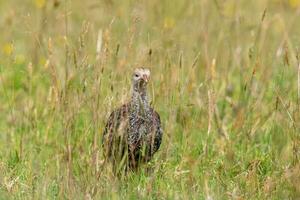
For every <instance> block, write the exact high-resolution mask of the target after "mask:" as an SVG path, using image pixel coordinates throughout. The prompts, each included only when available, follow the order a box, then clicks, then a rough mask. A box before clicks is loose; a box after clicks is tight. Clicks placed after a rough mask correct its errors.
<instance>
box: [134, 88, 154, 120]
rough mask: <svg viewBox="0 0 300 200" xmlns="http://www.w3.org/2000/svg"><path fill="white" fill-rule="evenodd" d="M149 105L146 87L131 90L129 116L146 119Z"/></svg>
mask: <svg viewBox="0 0 300 200" xmlns="http://www.w3.org/2000/svg"><path fill="white" fill-rule="evenodd" d="M149 110H150V105H149V99H148V94H147V89H146V87H143V88H133V91H132V96H131V114H132V115H135V116H139V117H147V114H148V113H149Z"/></svg>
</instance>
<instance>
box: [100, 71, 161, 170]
mask: <svg viewBox="0 0 300 200" xmlns="http://www.w3.org/2000/svg"><path fill="white" fill-rule="evenodd" d="M149 76H150V71H149V70H147V69H138V70H135V72H134V75H133V91H132V97H131V101H130V102H129V103H127V104H124V105H122V106H121V107H120V108H118V109H116V110H114V111H113V112H112V113H111V114H110V116H109V118H108V121H107V123H106V126H105V130H104V132H103V139H102V141H103V150H104V155H105V158H106V159H107V160H110V161H111V162H112V164H113V166H114V167H115V169H121V168H122V167H123V166H124V167H125V168H126V169H128V168H129V169H135V168H137V167H138V166H139V164H140V163H144V162H148V161H149V160H150V159H151V158H152V157H153V155H154V153H155V152H156V151H157V150H158V149H159V147H160V144H161V140H162V135H163V131H162V128H161V121H160V116H159V114H158V113H157V112H156V111H155V110H154V109H153V108H151V107H150V104H149V101H148V96H147V91H146V89H147V82H148V80H149Z"/></svg>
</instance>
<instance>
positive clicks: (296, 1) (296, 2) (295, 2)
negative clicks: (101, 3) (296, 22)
mask: <svg viewBox="0 0 300 200" xmlns="http://www.w3.org/2000/svg"><path fill="white" fill-rule="evenodd" d="M289 4H290V6H291V7H292V8H297V7H299V6H300V0H289Z"/></svg>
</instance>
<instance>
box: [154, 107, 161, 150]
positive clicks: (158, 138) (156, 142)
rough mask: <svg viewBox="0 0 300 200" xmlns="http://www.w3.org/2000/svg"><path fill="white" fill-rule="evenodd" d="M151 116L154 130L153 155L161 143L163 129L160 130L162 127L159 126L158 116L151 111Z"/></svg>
mask: <svg viewBox="0 0 300 200" xmlns="http://www.w3.org/2000/svg"><path fill="white" fill-rule="evenodd" d="M152 116H153V119H152V120H153V121H152V122H153V128H154V140H153V148H152V149H153V150H152V151H153V152H152V153H155V152H156V151H157V150H158V149H159V147H160V145H161V141H162V136H163V129H162V125H161V121H160V116H159V114H158V113H157V112H156V111H155V110H153V109H152Z"/></svg>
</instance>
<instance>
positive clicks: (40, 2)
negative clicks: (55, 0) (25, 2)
mask: <svg viewBox="0 0 300 200" xmlns="http://www.w3.org/2000/svg"><path fill="white" fill-rule="evenodd" d="M34 3H35V6H36V7H37V8H43V7H44V6H45V4H46V0H35V1H34Z"/></svg>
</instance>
